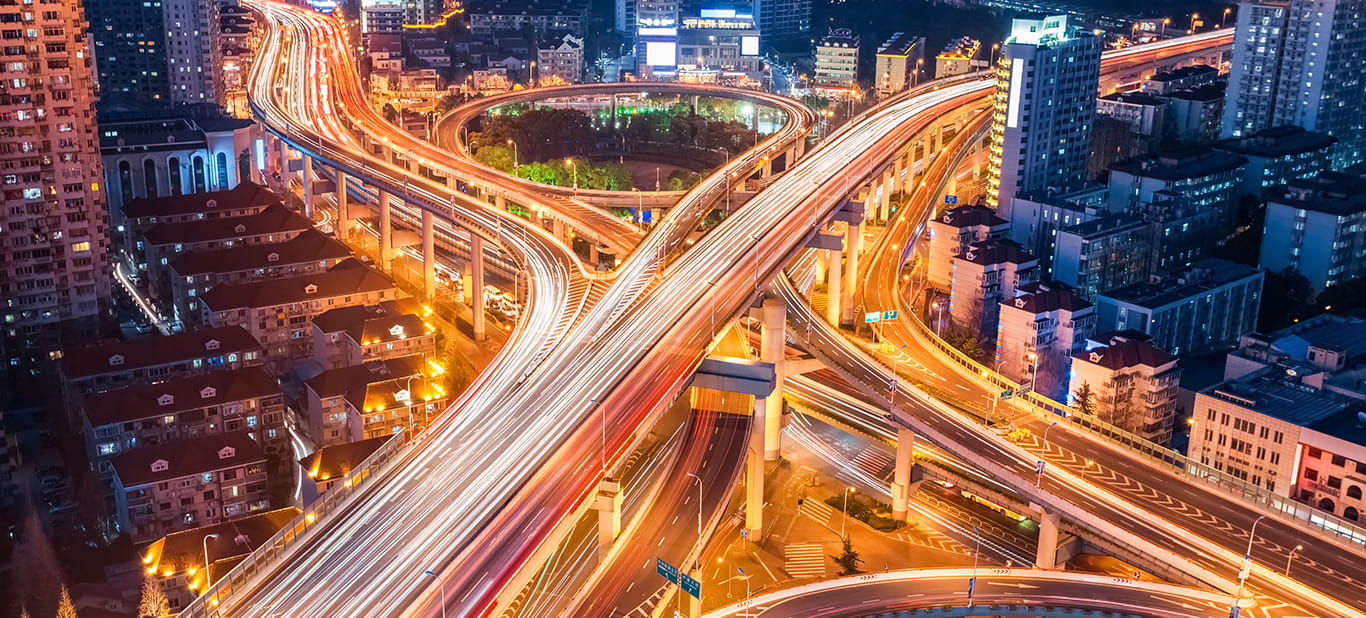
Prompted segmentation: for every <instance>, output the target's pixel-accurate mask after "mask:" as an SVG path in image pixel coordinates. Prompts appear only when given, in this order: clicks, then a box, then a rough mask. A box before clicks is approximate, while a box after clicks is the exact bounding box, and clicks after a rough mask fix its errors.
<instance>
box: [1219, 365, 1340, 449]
mask: <svg viewBox="0 0 1366 618" xmlns="http://www.w3.org/2000/svg"><path fill="white" fill-rule="evenodd" d="M1205 393H1206V394H1207V395H1209V396H1211V397H1216V398H1219V399H1223V400H1225V401H1230V402H1233V403H1236V404H1238V405H1241V406H1243V407H1245V408H1248V409H1250V410H1254V411H1256V412H1258V413H1261V414H1265V415H1267V416H1270V417H1273V418H1278V419H1280V420H1283V421H1286V422H1288V423H1293V424H1295V425H1299V426H1301V427H1312V426H1314V425H1316V424H1318V423H1321V422H1324V421H1327V420H1329V419H1331V418H1332V417H1334V416H1336V415H1338V414H1341V413H1343V412H1348V411H1351V410H1355V409H1356V408H1358V407H1360V405H1361V402H1359V401H1356V400H1353V399H1350V398H1348V397H1345V396H1343V395H1338V394H1336V393H1331V392H1328V391H1321V390H1318V389H1315V388H1314V387H1312V386H1308V385H1304V384H1296V383H1294V382H1290V381H1288V380H1286V379H1284V378H1283V377H1282V374H1280V373H1279V372H1276V371H1266V370H1263V371H1258V372H1256V373H1252V374H1249V375H1247V376H1244V377H1242V378H1239V379H1237V380H1229V381H1227V382H1222V383H1220V384H1216V385H1215V386H1212V387H1210V388H1208V389H1206V390H1205ZM1357 440H1360V437H1358V438H1357Z"/></svg>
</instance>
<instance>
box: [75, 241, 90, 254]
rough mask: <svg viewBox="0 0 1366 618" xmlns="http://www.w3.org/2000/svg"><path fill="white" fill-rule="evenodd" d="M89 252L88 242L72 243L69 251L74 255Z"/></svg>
mask: <svg viewBox="0 0 1366 618" xmlns="http://www.w3.org/2000/svg"><path fill="white" fill-rule="evenodd" d="M89 250H90V243H89V242H88V241H86V242H78V243H72V244H71V251H72V252H74V253H84V252H86V251H89Z"/></svg>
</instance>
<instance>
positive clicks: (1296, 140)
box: [1214, 125, 1338, 158]
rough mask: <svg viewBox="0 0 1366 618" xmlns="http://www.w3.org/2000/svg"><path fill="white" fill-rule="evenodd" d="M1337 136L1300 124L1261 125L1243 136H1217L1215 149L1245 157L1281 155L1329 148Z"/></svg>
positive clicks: (1336, 140)
mask: <svg viewBox="0 0 1366 618" xmlns="http://www.w3.org/2000/svg"><path fill="white" fill-rule="evenodd" d="M1337 142H1338V138H1336V137H1333V136H1331V135H1328V134H1326V133H1315V132H1313V131H1306V130H1305V129H1304V128H1302V127H1297V126H1294V125H1284V126H1279V127H1271V128H1269V129H1262V130H1261V131H1258V132H1256V133H1253V134H1252V135H1248V136H1246V137H1241V138H1238V137H1233V138H1229V139H1226V140H1220V141H1219V142H1218V143H1216V144H1215V145H1214V148H1215V149H1217V150H1222V151H1224V152H1231V153H1234V154H1240V155H1246V156H1249V157H1266V158H1271V157H1283V156H1286V155H1297V154H1304V153H1306V152H1315V151H1319V150H1326V149H1328V148H1331V147H1332V146H1333V144H1336V143H1337Z"/></svg>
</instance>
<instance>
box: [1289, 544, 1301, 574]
mask: <svg viewBox="0 0 1366 618" xmlns="http://www.w3.org/2000/svg"><path fill="white" fill-rule="evenodd" d="M1301 549H1304V546H1303V545H1296V546H1295V549H1292V550H1290V556H1289V557H1287V558H1286V559H1285V576H1286V577H1290V561H1291V560H1294V559H1295V552H1297V551H1299V550H1301Z"/></svg>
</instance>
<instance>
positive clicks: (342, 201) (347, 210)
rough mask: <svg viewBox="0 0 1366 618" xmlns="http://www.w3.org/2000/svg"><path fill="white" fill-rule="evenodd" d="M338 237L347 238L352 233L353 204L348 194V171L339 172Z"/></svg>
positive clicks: (337, 189) (337, 193)
mask: <svg viewBox="0 0 1366 618" xmlns="http://www.w3.org/2000/svg"><path fill="white" fill-rule="evenodd" d="M336 196H337V238H340V239H342V240H346V237H347V235H349V234H350V233H351V205H350V203H348V201H347V200H349V199H350V196H349V195H347V194H346V172H341V171H339V172H337V188H336Z"/></svg>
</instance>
